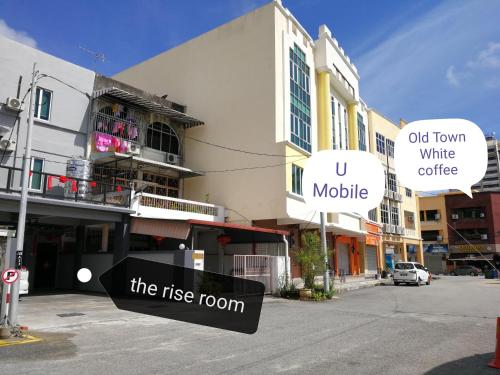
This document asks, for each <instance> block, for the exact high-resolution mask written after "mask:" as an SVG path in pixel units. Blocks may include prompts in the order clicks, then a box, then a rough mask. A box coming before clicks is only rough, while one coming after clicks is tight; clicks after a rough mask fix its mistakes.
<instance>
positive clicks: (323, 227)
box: [319, 212, 330, 292]
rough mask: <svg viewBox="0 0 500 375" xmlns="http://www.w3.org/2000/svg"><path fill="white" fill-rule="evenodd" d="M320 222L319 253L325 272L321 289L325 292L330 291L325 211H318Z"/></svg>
mask: <svg viewBox="0 0 500 375" xmlns="http://www.w3.org/2000/svg"><path fill="white" fill-rule="evenodd" d="M319 217H320V223H321V250H322V251H321V253H322V254H323V256H324V257H325V273H324V275H323V289H324V291H325V292H329V291H330V280H329V277H330V275H329V274H328V253H327V249H326V224H325V213H324V212H320V213H319Z"/></svg>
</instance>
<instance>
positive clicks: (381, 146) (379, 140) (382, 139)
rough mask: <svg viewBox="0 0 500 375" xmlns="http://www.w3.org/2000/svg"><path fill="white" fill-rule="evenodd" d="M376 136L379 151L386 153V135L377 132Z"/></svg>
mask: <svg viewBox="0 0 500 375" xmlns="http://www.w3.org/2000/svg"><path fill="white" fill-rule="evenodd" d="M375 138H376V141H377V152H379V153H381V154H382V155H385V137H384V136H383V135H382V134H380V133H376V134H375Z"/></svg>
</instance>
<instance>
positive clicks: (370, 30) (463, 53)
mask: <svg viewBox="0 0 500 375" xmlns="http://www.w3.org/2000/svg"><path fill="white" fill-rule="evenodd" d="M267 2H268V0H211V1H202V0H192V1H187V0H186V1H170V0H147V1H146V0H142V1H139V0H129V1H123V0H122V1H116V0H108V1H72V2H68V1H63V0H53V1H47V2H45V3H44V6H43V7H37V9H36V10H35V9H34V7H33V2H32V1H28V0H16V1H13V0H9V1H6V0H0V34H3V35H6V36H9V37H11V38H14V39H18V40H20V41H22V42H24V43H26V44H29V45H33V46H36V47H37V48H39V49H41V50H44V51H46V52H48V53H51V54H53V55H56V56H58V57H61V58H63V59H66V60H69V61H71V62H74V63H76V64H79V65H83V66H85V67H88V68H90V69H97V70H98V71H99V72H102V73H104V74H107V75H113V74H115V73H117V72H119V71H121V70H123V69H125V68H127V67H129V66H131V65H134V64H136V63H138V62H140V61H143V60H145V59H147V58H149V57H152V56H154V55H156V54H158V53H160V52H162V51H164V50H166V49H169V48H171V47H174V46H175V45H177V44H180V43H182V42H184V41H186V40H189V39H191V38H193V37H195V36H197V35H199V34H202V33H204V32H206V31H208V30H210V29H212V28H214V27H217V26H218V25H221V24H223V23H225V22H227V21H230V20H231V19H233V18H236V17H238V16H239V15H242V14H244V13H246V12H248V11H251V10H252V9H254V8H256V7H258V6H260V5H263V4H265V3H267ZM283 3H284V5H285V6H286V7H288V8H289V9H290V10H291V11H292V13H293V14H294V15H295V16H296V18H297V19H298V20H299V22H301V23H302V24H303V26H304V27H305V28H306V29H307V30H308V31H309V33H310V34H311V36H312V37H313V38H314V37H316V36H317V29H318V26H319V25H320V24H323V23H325V24H327V25H328V26H329V27H330V29H331V30H332V32H333V34H334V36H335V37H336V38H337V39H338V40H339V42H340V44H341V46H342V47H343V48H344V50H345V51H346V53H347V54H348V55H349V56H350V57H351V59H352V60H353V61H354V63H355V64H356V65H357V66H358V70H359V72H360V75H361V83H360V85H361V95H362V96H363V98H364V99H365V101H366V102H367V103H368V105H369V106H371V107H374V108H376V109H378V110H379V111H381V112H382V113H384V114H385V115H386V116H388V117H390V118H392V119H393V120H395V121H397V120H398V119H399V118H400V117H402V118H405V119H406V120H409V121H411V120H419V119H426V118H446V117H461V118H465V119H468V120H471V121H474V122H475V123H477V124H478V125H479V126H480V127H481V128H482V129H483V131H486V132H491V131H496V133H497V136H500V111H499V108H500V22H499V21H498V20H499V19H500V1H497V0H448V1H436V0H422V1H416V0H377V1H373V0H354V1H351V0H336V1H332V0H289V1H287V0H283ZM69 4H71V6H70V5H69ZM20 15H22V16H20ZM80 47H84V48H86V49H88V50H91V51H95V52H100V53H104V54H105V56H106V60H105V61H104V62H97V63H96V62H95V61H94V59H93V58H92V56H91V54H89V53H88V52H85V51H84V50H82V49H81V48H80ZM0 58H1V54H0Z"/></svg>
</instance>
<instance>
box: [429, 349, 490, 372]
mask: <svg viewBox="0 0 500 375" xmlns="http://www.w3.org/2000/svg"><path fill="white" fill-rule="evenodd" d="M493 356H494V353H486V354H476V355H473V356H470V357H465V358H461V359H458V360H456V361H451V362H448V363H445V364H443V365H440V366H438V367H435V368H433V369H432V370H430V371H428V372H426V373H425V374H424V375H456V374H460V375H478V374H481V375H489V374H491V375H498V374H499V371H498V370H497V369H494V368H491V367H488V363H489V362H490V361H491V360H492V359H493Z"/></svg>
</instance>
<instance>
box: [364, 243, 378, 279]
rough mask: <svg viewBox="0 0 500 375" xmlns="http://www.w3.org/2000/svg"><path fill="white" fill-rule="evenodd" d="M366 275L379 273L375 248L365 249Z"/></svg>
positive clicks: (367, 247)
mask: <svg viewBox="0 0 500 375" xmlns="http://www.w3.org/2000/svg"><path fill="white" fill-rule="evenodd" d="M365 259H366V271H365V272H366V273H369V274H374V273H377V248H376V247H375V246H368V245H367V246H366V247H365Z"/></svg>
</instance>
